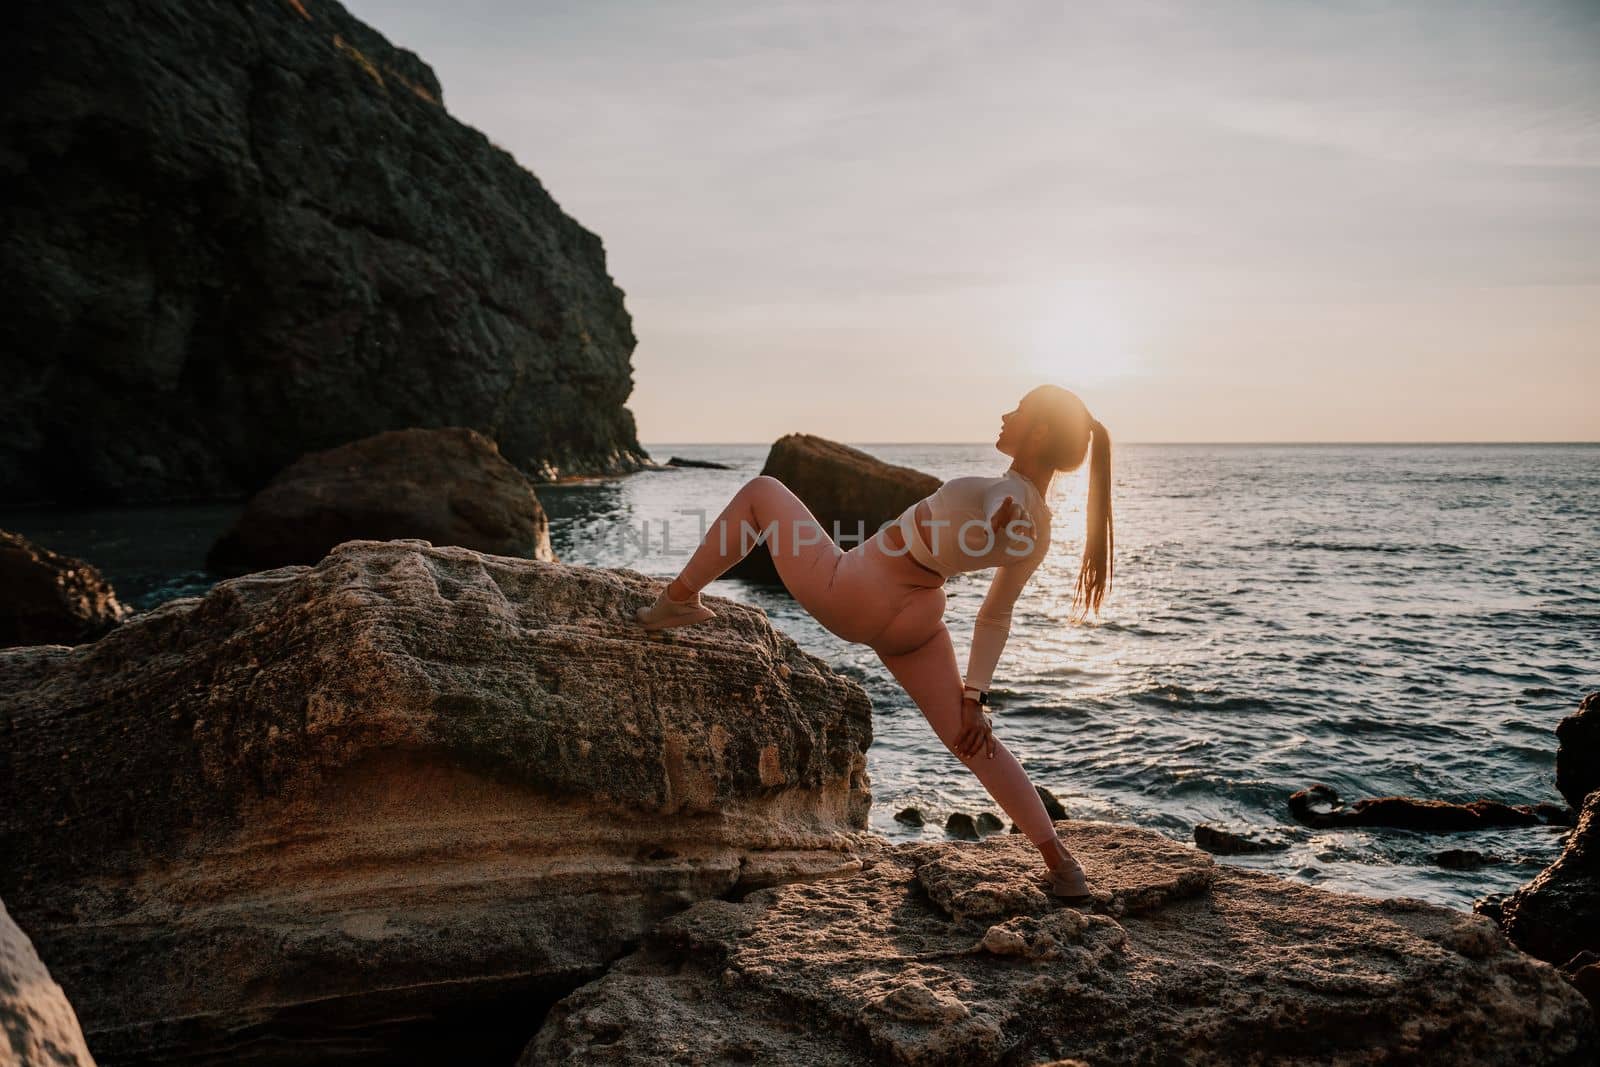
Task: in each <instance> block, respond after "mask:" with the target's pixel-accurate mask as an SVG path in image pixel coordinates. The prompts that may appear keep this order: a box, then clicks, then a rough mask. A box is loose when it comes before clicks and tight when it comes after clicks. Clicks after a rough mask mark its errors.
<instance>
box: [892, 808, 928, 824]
mask: <svg viewBox="0 0 1600 1067" xmlns="http://www.w3.org/2000/svg"><path fill="white" fill-rule="evenodd" d="M894 821H895V822H897V823H903V824H905V825H906V826H924V825H926V824H927V821H928V820H927V819H925V818H924V817H923V815H922V809H921V808H901V809H900V810H899V811H897V812H895V813H894Z"/></svg>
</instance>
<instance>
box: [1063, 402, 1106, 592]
mask: <svg viewBox="0 0 1600 1067" xmlns="http://www.w3.org/2000/svg"><path fill="white" fill-rule="evenodd" d="M1089 432H1090V433H1091V434H1092V435H1093V436H1092V438H1091V439H1090V442H1089V448H1090V453H1089V503H1088V507H1087V508H1085V509H1084V510H1085V512H1086V514H1087V517H1088V527H1089V528H1088V531H1087V533H1086V534H1085V536H1084V539H1083V561H1082V562H1081V563H1080V564H1079V565H1078V588H1077V591H1076V592H1075V593H1074V594H1073V597H1072V615H1073V617H1074V618H1078V619H1081V618H1083V617H1084V616H1085V615H1087V614H1088V613H1089V612H1090V611H1093V612H1095V613H1096V614H1099V612H1100V600H1101V598H1102V597H1104V596H1105V594H1106V590H1107V589H1109V588H1111V556H1112V550H1113V548H1114V547H1115V538H1114V537H1113V535H1112V531H1111V437H1110V435H1109V434H1107V433H1106V428H1105V427H1104V426H1102V425H1100V421H1099V420H1098V419H1094V418H1091V419H1090V420H1089Z"/></svg>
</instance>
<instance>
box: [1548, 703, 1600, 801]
mask: <svg viewBox="0 0 1600 1067" xmlns="http://www.w3.org/2000/svg"><path fill="white" fill-rule="evenodd" d="M1556 737H1557V738H1558V740H1559V743H1558V744H1557V746H1556V788H1557V789H1559V790H1560V791H1561V795H1562V796H1563V797H1565V798H1566V801H1567V803H1568V804H1570V805H1572V810H1573V811H1581V810H1582V808H1583V801H1584V798H1585V797H1587V796H1588V795H1589V794H1590V793H1592V792H1594V791H1595V790H1597V789H1600V693H1590V694H1589V695H1588V696H1586V697H1584V698H1583V701H1582V702H1581V703H1580V704H1579V705H1578V710H1577V711H1575V712H1573V713H1572V714H1571V715H1568V716H1567V717H1566V718H1564V719H1562V720H1561V721H1560V722H1559V723H1557V724H1556Z"/></svg>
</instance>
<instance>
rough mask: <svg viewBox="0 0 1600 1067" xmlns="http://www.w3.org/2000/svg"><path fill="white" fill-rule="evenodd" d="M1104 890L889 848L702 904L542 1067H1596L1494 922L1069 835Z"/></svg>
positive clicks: (1092, 830) (990, 846)
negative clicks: (1084, 900)
mask: <svg viewBox="0 0 1600 1067" xmlns="http://www.w3.org/2000/svg"><path fill="white" fill-rule="evenodd" d="M1061 829H1062V832H1063V835H1064V837H1065V838H1066V840H1067V841H1068V843H1069V845H1070V846H1071V848H1072V849H1073V851H1074V852H1075V853H1076V854H1077V855H1078V857H1079V858H1080V859H1081V860H1082V862H1083V864H1084V866H1085V867H1086V868H1087V870H1088V873H1089V877H1090V880H1091V881H1092V882H1093V883H1095V884H1096V886H1097V887H1098V888H1100V889H1101V890H1102V893H1101V897H1102V899H1101V901H1100V902H1099V903H1098V905H1097V906H1096V907H1095V908H1093V909H1077V908H1071V907H1065V906H1062V905H1061V904H1060V903H1059V902H1057V901H1054V900H1053V899H1051V898H1048V897H1046V895H1045V894H1044V892H1043V888H1042V886H1043V880H1042V879H1041V878H1039V877H1038V876H1037V874H1036V873H1035V871H1036V870H1037V868H1038V858H1037V854H1036V853H1035V852H1034V850H1033V848H1032V846H1031V845H1030V844H1029V843H1028V842H1027V841H1025V840H1022V839H1020V838H1018V837H1014V836H1005V837H995V838H990V839H989V840H987V841H985V842H983V843H982V844H974V845H963V844H932V845H925V844H914V845H904V846H899V847H896V848H891V849H885V850H884V851H883V852H882V853H881V854H880V855H879V856H878V857H877V858H875V860H873V861H869V865H868V866H867V868H866V869H864V870H863V871H861V872H859V873H857V874H855V875H853V876H850V877H843V878H838V879H834V880H827V881H819V882H812V883H809V884H802V885H788V886H782V887H777V888H773V889H768V890H763V891H761V892H757V893H754V894H752V895H750V896H749V897H747V898H746V899H745V900H743V901H740V902H737V903H735V902H730V901H724V900H717V901H708V902H705V903H700V904H696V905H695V906H694V907H692V908H690V909H688V910H687V911H684V912H682V913H681V914H678V915H675V916H673V917H672V918H670V919H668V920H667V921H665V922H664V923H663V924H662V925H661V926H660V927H659V928H658V929H657V930H656V931H655V932H654V933H652V934H651V936H650V937H649V938H648V939H647V941H646V942H645V945H644V947H643V948H642V949H641V950H640V951H639V952H638V953H636V954H634V955H633V956H630V957H629V958H628V959H626V960H624V961H623V962H622V963H620V964H618V965H617V966H616V967H614V968H613V969H612V970H611V971H610V972H609V973H607V974H606V975H605V977H603V978H601V979H599V980H598V981H596V982H593V983H591V984H590V985H587V986H585V987H584V988H582V989H580V990H579V991H577V992H576V993H574V994H572V995H571V996H569V997H567V998H566V999H565V1000H563V1001H562V1002H561V1003H560V1004H558V1005H557V1006H556V1007H555V1009H554V1010H553V1011H552V1012H551V1014H550V1018H549V1020H548V1021H547V1023H546V1024H545V1026H544V1028H543V1029H542V1030H541V1031H540V1033H539V1036H538V1038H537V1039H536V1040H535V1041H534V1042H533V1043H532V1044H530V1046H529V1047H528V1049H527V1051H526V1052H525V1054H524V1056H523V1059H522V1063H523V1064H524V1065H527V1067H532V1065H541V1067H543V1065H548V1064H568V1063H570V1064H603V1063H613V1064H624V1063H625V1064H630V1065H642V1064H669V1063H671V1064H718V1063H760V1064H769V1065H786V1064H792V1065H796V1067H800V1065H804V1067H816V1065H858V1064H860V1065H865V1064H952V1065H955V1064H960V1065H966V1064H977V1063H1015V1064H1025V1063H1044V1062H1047V1061H1052V1060H1057V1059H1062V1058H1067V1057H1072V1058H1076V1059H1080V1060H1081V1061H1082V1062H1084V1063H1088V1064H1113V1063H1171V1064H1216V1063H1321V1064H1344V1065H1353V1064H1377V1063H1421V1062H1429V1063H1452V1064H1484V1065H1489V1064H1504V1063H1519V1064H1520V1063H1525V1064H1572V1065H1574V1067H1575V1065H1577V1064H1589V1063H1592V1062H1593V1057H1594V1056H1595V1054H1596V1052H1597V1051H1600V1039H1597V1036H1596V1027H1595V1022H1594V1019H1593V1018H1592V1016H1591V1013H1590V1010H1589V1006H1588V1004H1587V1002H1586V1001H1585V1000H1584V999H1583V997H1582V995H1581V994H1579V993H1578V992H1577V991H1576V990H1574V989H1572V988H1571V987H1570V986H1568V985H1567V984H1566V983H1565V982H1564V981H1563V980H1562V979H1561V977H1560V976H1559V975H1558V974H1557V973H1556V971H1555V969H1554V968H1552V967H1550V966H1549V965H1547V964H1544V963H1541V962H1539V961H1537V960H1534V959H1532V958H1530V957H1529V956H1527V955H1525V954H1523V953H1522V952H1519V951H1517V950H1516V949H1515V948H1513V947H1512V946H1511V945H1509V944H1508V943H1507V942H1506V940H1505V938H1504V937H1503V936H1502V935H1501V934H1500V932H1499V931H1498V930H1497V929H1496V928H1495V926H1494V924H1493V923H1491V922H1490V921H1489V920H1487V919H1485V918H1483V917H1481V916H1473V915H1469V914H1466V913H1463V912H1458V911H1455V910H1452V909H1448V908H1441V907H1436V906H1433V905H1428V904H1424V903H1422V902H1420V901H1415V900H1409V899H1405V898H1400V899H1395V900H1374V899H1370V898H1366V897H1359V896H1348V895H1343V894H1337V893H1330V892H1326V891H1323V890H1319V889H1315V888H1312V887H1309V886H1306V885H1303V884H1299V883H1295V882H1290V881H1286V880H1283V879H1280V878H1276V877H1274V876H1271V875H1268V874H1264V873H1258V872H1253V871H1249V870H1243V869H1239V868H1234V867H1227V866H1214V865H1213V864H1212V862H1211V860H1210V858H1209V857H1207V856H1206V855H1205V853H1203V852H1200V851H1199V850H1197V849H1194V848H1191V847H1189V846H1187V845H1184V844H1180V843H1178V842H1174V841H1171V840H1169V839H1166V838H1165V837H1163V836H1162V835H1160V834H1157V833H1154V832H1152V831H1146V830H1140V829H1136V828H1132V827H1123V826H1114V825H1111V824H1106V823H1095V822H1071V823H1063V824H1061Z"/></svg>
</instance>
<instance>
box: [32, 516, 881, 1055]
mask: <svg viewBox="0 0 1600 1067" xmlns="http://www.w3.org/2000/svg"><path fill="white" fill-rule="evenodd" d="M652 589H653V582H652V580H651V579H649V578H647V577H645V576H643V575H640V574H637V573H635V572H633V571H629V570H606V569H599V568H589V567H577V566H569V565H566V564H561V563H554V562H539V561H527V560H518V559H512V558H508V557H501V556H489V555H482V554H479V553H476V552H473V551H470V550H468V549H463V548H446V547H430V546H427V545H426V544H424V543H422V542H419V541H403V540H402V541H388V542H373V541H349V542H345V543H344V544H342V545H340V546H338V547H337V548H335V549H334V551H333V552H331V553H330V554H329V555H328V556H327V557H326V558H325V559H323V560H322V561H321V562H320V563H318V564H317V565H316V566H315V567H311V568H306V567H283V568H278V569H275V570H270V571H263V572H258V573H254V574H250V575H246V576H244V577H240V578H234V579H230V580H227V581H223V582H221V583H219V584H218V585H216V586H215V587H214V588H213V589H212V590H211V591H210V592H209V593H208V594H207V595H206V596H205V597H203V598H198V597H194V598H184V599H179V600H174V601H170V602H168V603H166V604H164V605H162V606H160V607H158V608H156V609H154V610H152V611H149V612H146V613H143V614H141V615H138V616H135V617H134V618H132V619H130V620H129V621H128V622H126V623H124V624H123V625H122V626H119V627H118V628H117V629H116V630H114V631H112V632H111V633H110V634H108V635H106V636H105V637H104V638H102V639H101V640H99V641H97V642H95V643H94V644H91V645H83V646H80V647H78V648H64V647H59V646H42V647H33V648H21V649H11V650H6V651H3V652H0V716H3V718H0V733H3V735H4V736H5V738H6V742H7V746H8V749H7V752H8V762H7V768H8V773H7V774H6V775H3V776H0V854H3V855H5V856H6V862H5V863H3V864H0V896H3V897H4V899H5V900H6V902H7V904H8V906H9V907H11V909H12V911H13V914H14V915H15V916H16V918H17V921H18V923H19V924H21V925H23V926H24V928H25V929H27V930H28V932H29V934H30V935H31V936H32V938H33V940H34V943H35V944H36V945H37V946H38V948H39V954H40V955H41V956H42V957H43V958H44V959H45V960H46V961H48V963H49V965H50V968H51V970H52V972H53V973H54V974H55V976H56V979H57V980H58V981H60V983H61V984H62V986H63V987H64V988H65V989H66V990H67V991H68V993H69V995H70V996H71V998H72V1001H73V1005H74V1007H75V1008H76V1009H77V1012H78V1017H79V1019H80V1020H81V1021H82V1024H83V1029H84V1032H85V1034H86V1036H87V1037H88V1040H89V1043H90V1047H91V1048H93V1049H95V1050H96V1053H97V1055H98V1056H100V1057H101V1058H102V1059H105V1060H108V1061H112V1062H119V1061H132V1060H137V1061H154V1060H161V1059H166V1058H189V1059H205V1058H208V1057H209V1058H210V1059H211V1060H214V1061H219V1062H220V1061H227V1062H238V1063H249V1062H273V1063H282V1062H287V1061H296V1062H319V1063H320V1062H335V1061H346V1062H356V1061H363V1060H366V1061H381V1062H392V1061H393V1059H394V1058H395V1057H396V1055H397V1054H399V1053H398V1052H397V1050H404V1053H405V1054H406V1055H410V1056H414V1057H418V1058H422V1059H425V1060H431V1061H432V1062H509V1061H510V1060H511V1059H512V1058H514V1057H515V1055H516V1050H517V1049H518V1048H520V1047H521V1046H522V1045H523V1044H525V1043H526V1041H527V1040H528V1039H529V1038H530V1037H531V1036H532V1031H533V1029H534V1027H535V1025H536V1022H537V1019H538V1018H539V1014H540V1011H541V1010H542V1006H543V1005H545V1004H548V1003H549V1002H550V1001H551V1000H553V999H554V998H556V997H558V996H560V995H562V994H563V993H565V992H567V991H569V990H571V989H572V988H574V987H576V986H577V985H578V984H580V983H581V982H584V981H587V980H589V979H592V978H594V977H596V976H597V975H598V974H599V973H601V971H602V969H603V968H604V967H605V966H606V965H607V964H608V962H609V961H611V960H612V959H613V958H614V957H616V956H617V955H618V954H620V953H622V952H624V951H626V950H627V949H628V947H629V946H630V945H632V944H635V943H637V941H638V939H639V938H640V937H641V936H642V935H643V934H644V932H645V931H647V930H648V929H650V928H651V927H652V926H654V925H655V924H656V923H657V922H658V921H659V920H660V919H661V918H663V917H664V916H666V915H668V914H670V913H672V912H675V911H677V910H679V909H681V908H683V907H685V906H687V905H688V904H691V903H693V902H694V901H697V900H702V899H706V898H711V897H717V896H719V895H723V894H736V893H742V892H745V891H747V890H750V889H753V888H759V887H764V886H769V885H772V884H775V883H778V882H781V881H787V880H792V879H804V878H810V877H815V876H818V875H821V874H829V873H838V872H841V871H850V870H854V869H856V868H858V867H859V864H860V860H859V858H858V856H857V851H856V849H857V846H858V844H859V841H860V839H861V838H862V837H863V836H864V835H863V834H862V833H861V831H862V830H863V829H864V828H865V826H866V815H867V809H868V804H869V801H870V796H869V793H868V789H867V781H866V774H865V766H866V760H865V751H866V748H867V746H868V744H869V743H870V740H871V717H870V706H869V702H868V700H867V696H866V694H865V692H864V691H863V690H862V689H861V688H860V687H859V686H857V685H856V684H855V683H854V682H852V681H850V680H848V679H846V678H844V677H842V676H840V675H838V674H835V673H834V672H832V671H831V670H829V668H828V667H827V665H826V664H825V663H824V662H823V661H822V660H820V659H817V658H816V657H814V656H811V655H809V654H807V653H805V652H804V651H803V650H801V649H800V648H798V647H797V646H796V645H795V644H794V642H793V641H791V640H790V639H788V638H787V637H785V636H783V635H782V634H780V633H778V632H777V631H775V630H773V629H772V627H771V626H770V625H769V623H768V622H767V619H766V617H765V615H764V613H762V612H761V611H760V610H759V609H756V608H752V607H749V606H746V605H742V604H738V603H735V602H732V601H725V600H723V599H722V598H719V597H713V598H711V599H712V600H713V601H715V607H716V610H717V612H718V617H717V618H716V619H715V620H713V621H711V622H709V623H707V624H705V625H703V626H700V627H695V628H692V629H690V630H686V631H683V632H675V633H668V634H659V633H657V634H651V633H646V632H643V631H640V630H638V629H637V628H635V627H634V626H632V625H631V624H630V622H629V621H628V620H630V619H631V612H632V610H633V609H634V608H635V607H638V606H639V605H641V604H644V603H647V602H648V601H649V600H650V599H651V597H652V595H653V593H652ZM465 1019H470V1020H473V1021H472V1022H471V1025H465V1024H463V1023H462V1020H465Z"/></svg>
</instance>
